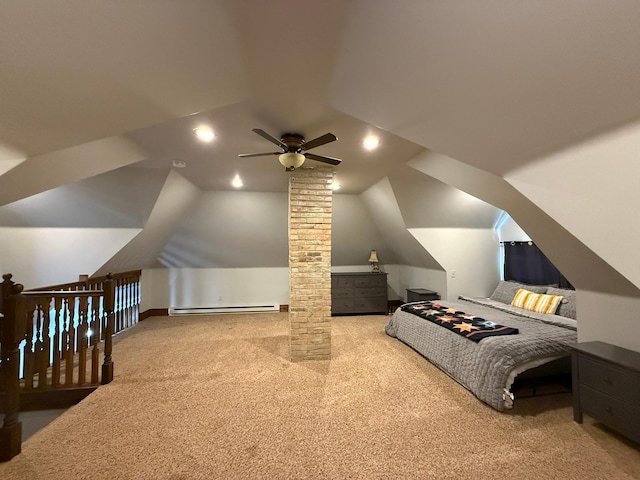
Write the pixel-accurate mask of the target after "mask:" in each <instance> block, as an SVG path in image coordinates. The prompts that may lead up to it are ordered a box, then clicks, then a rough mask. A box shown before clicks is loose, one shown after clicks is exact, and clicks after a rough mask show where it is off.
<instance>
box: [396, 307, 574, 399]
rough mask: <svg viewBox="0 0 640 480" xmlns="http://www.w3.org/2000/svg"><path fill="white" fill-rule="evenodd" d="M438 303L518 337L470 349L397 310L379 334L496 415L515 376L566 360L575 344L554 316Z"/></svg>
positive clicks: (570, 329) (569, 326) (570, 325)
mask: <svg viewBox="0 0 640 480" xmlns="http://www.w3.org/2000/svg"><path fill="white" fill-rule="evenodd" d="M440 303H442V304H443V305H446V306H448V307H452V308H456V309H458V310H462V311H463V312H465V313H469V314H472V315H476V316H480V317H483V318H484V319H486V320H491V321H493V322H495V323H499V324H502V325H507V326H509V327H515V328H517V329H518V330H519V333H518V334H516V335H505V336H495V337H489V338H485V339H482V340H480V342H477V343H476V342H473V341H471V340H469V339H467V338H465V337H463V336H461V335H458V334H456V333H453V332H451V331H449V330H447V329H446V328H443V327H441V326H439V325H437V324H435V323H432V322H430V321H428V320H425V319H422V318H420V317H418V316H416V315H413V314H411V313H407V312H404V311H402V310H401V309H398V310H396V312H395V313H394V314H393V316H392V317H391V319H390V320H389V323H388V324H387V325H386V327H385V332H386V333H387V335H390V336H392V337H396V338H397V339H398V340H401V341H402V342H404V343H406V344H407V345H409V346H410V347H412V348H414V349H415V350H416V351H418V352H419V353H420V354H422V355H423V356H425V357H426V358H427V359H428V360H430V361H431V362H432V363H434V364H435V365H437V366H438V367H440V368H441V369H442V370H443V371H444V372H445V373H447V374H448V375H449V376H451V377H452V378H453V379H454V380H456V381H457V382H459V383H460V384H461V385H462V386H464V387H465V388H467V389H468V390H470V391H471V392H472V393H473V394H474V395H475V396H476V397H478V398H479V399H480V400H482V401H483V402H485V403H487V404H488V405H490V406H491V407H493V408H495V409H496V410H498V411H503V410H504V409H505V408H509V407H510V405H511V398H510V396H509V392H508V389H509V388H510V387H511V382H512V381H513V379H514V377H515V375H517V374H518V373H521V372H522V371H524V370H526V369H528V368H532V367H534V366H537V365H539V364H542V363H545V362H548V361H551V360H554V359H556V358H559V357H562V356H566V355H569V354H570V351H571V346H572V344H574V343H576V341H577V332H576V327H575V322H573V321H571V320H569V321H567V319H564V318H562V317H558V316H557V315H541V314H532V312H526V311H524V310H521V309H517V308H515V307H511V306H509V305H503V306H504V308H502V309H498V308H495V307H496V306H497V307H500V306H501V305H494V306H490V304H491V303H495V302H491V301H486V300H481V299H475V298H474V299H465V298H463V297H461V298H460V299H459V300H457V301H448V300H447V301H444V300H443V301H441V302H440ZM482 303H488V304H489V305H483V304H482ZM508 310H511V312H509V311H508ZM520 314H522V315H526V316H521V315H520Z"/></svg>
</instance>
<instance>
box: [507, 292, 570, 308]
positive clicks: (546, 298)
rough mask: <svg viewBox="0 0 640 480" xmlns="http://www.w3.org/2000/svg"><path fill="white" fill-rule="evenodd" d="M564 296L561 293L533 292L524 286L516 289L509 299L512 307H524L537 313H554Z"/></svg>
mask: <svg viewBox="0 0 640 480" xmlns="http://www.w3.org/2000/svg"><path fill="white" fill-rule="evenodd" d="M563 298H564V297H562V296H561V295H546V294H544V293H533V292H530V291H529V290H525V289H524V288H520V289H518V291H517V292H516V294H515V295H514V297H513V300H512V301H511V305H513V306H514V307H520V308H524V309H525V310H531V311H532V312H538V313H552V314H553V313H556V310H557V309H558V305H560V302H561V301H562V299H563Z"/></svg>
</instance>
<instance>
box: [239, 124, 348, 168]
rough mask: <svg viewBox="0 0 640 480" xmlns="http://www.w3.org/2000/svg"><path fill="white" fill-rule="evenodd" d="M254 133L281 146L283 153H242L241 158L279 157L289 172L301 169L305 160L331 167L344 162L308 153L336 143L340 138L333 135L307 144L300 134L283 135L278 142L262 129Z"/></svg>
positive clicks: (256, 129)
mask: <svg viewBox="0 0 640 480" xmlns="http://www.w3.org/2000/svg"><path fill="white" fill-rule="evenodd" d="M253 131H254V132H255V133H257V134H258V135H260V136H261V137H263V138H266V139H267V140H269V141H270V142H271V143H274V144H276V145H277V146H279V147H280V148H281V149H282V151H281V152H265V153H241V154H240V155H238V156H239V157H242V158H247V157H262V156H265V155H278V160H280V163H281V164H282V165H284V167H285V170H286V171H287V172H290V171H292V170H295V169H296V168H298V167H300V166H301V165H302V164H303V163H304V161H305V158H309V159H311V160H316V161H318V162H323V163H328V164H330V165H339V164H340V162H342V160H340V159H337V158H333V157H325V156H324V155H316V154H315V153H309V152H307V150H311V149H312V148H315V147H319V146H320V145H325V144H327V143H331V142H335V141H336V140H337V139H338V138H337V137H336V136H335V135H334V134H333V133H325V134H324V135H322V136H320V137H318V138H314V139H313V140H309V141H308V142H306V141H305V140H304V137H303V136H302V135H300V134H298V133H285V134H283V135H282V138H280V140H278V139H277V138H275V137H273V136H271V135H269V134H268V133H267V132H265V131H264V130H262V129H260V128H254V129H253Z"/></svg>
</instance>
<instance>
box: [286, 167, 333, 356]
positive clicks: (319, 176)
mask: <svg viewBox="0 0 640 480" xmlns="http://www.w3.org/2000/svg"><path fill="white" fill-rule="evenodd" d="M332 181H333V168H328V167H320V168H315V169H305V168H301V169H298V170H295V171H293V172H291V173H290V174H289V339H290V349H291V360H292V361H293V362H296V361H301V360H329V359H331V203H332V193H333V191H332V189H331V183H332Z"/></svg>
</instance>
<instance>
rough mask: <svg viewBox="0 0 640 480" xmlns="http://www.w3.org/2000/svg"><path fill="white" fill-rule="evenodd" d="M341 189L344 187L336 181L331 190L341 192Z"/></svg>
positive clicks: (332, 183)
mask: <svg viewBox="0 0 640 480" xmlns="http://www.w3.org/2000/svg"><path fill="white" fill-rule="evenodd" d="M340 187H342V185H340V184H339V183H338V182H336V181H335V180H334V181H333V182H331V190H340Z"/></svg>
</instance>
